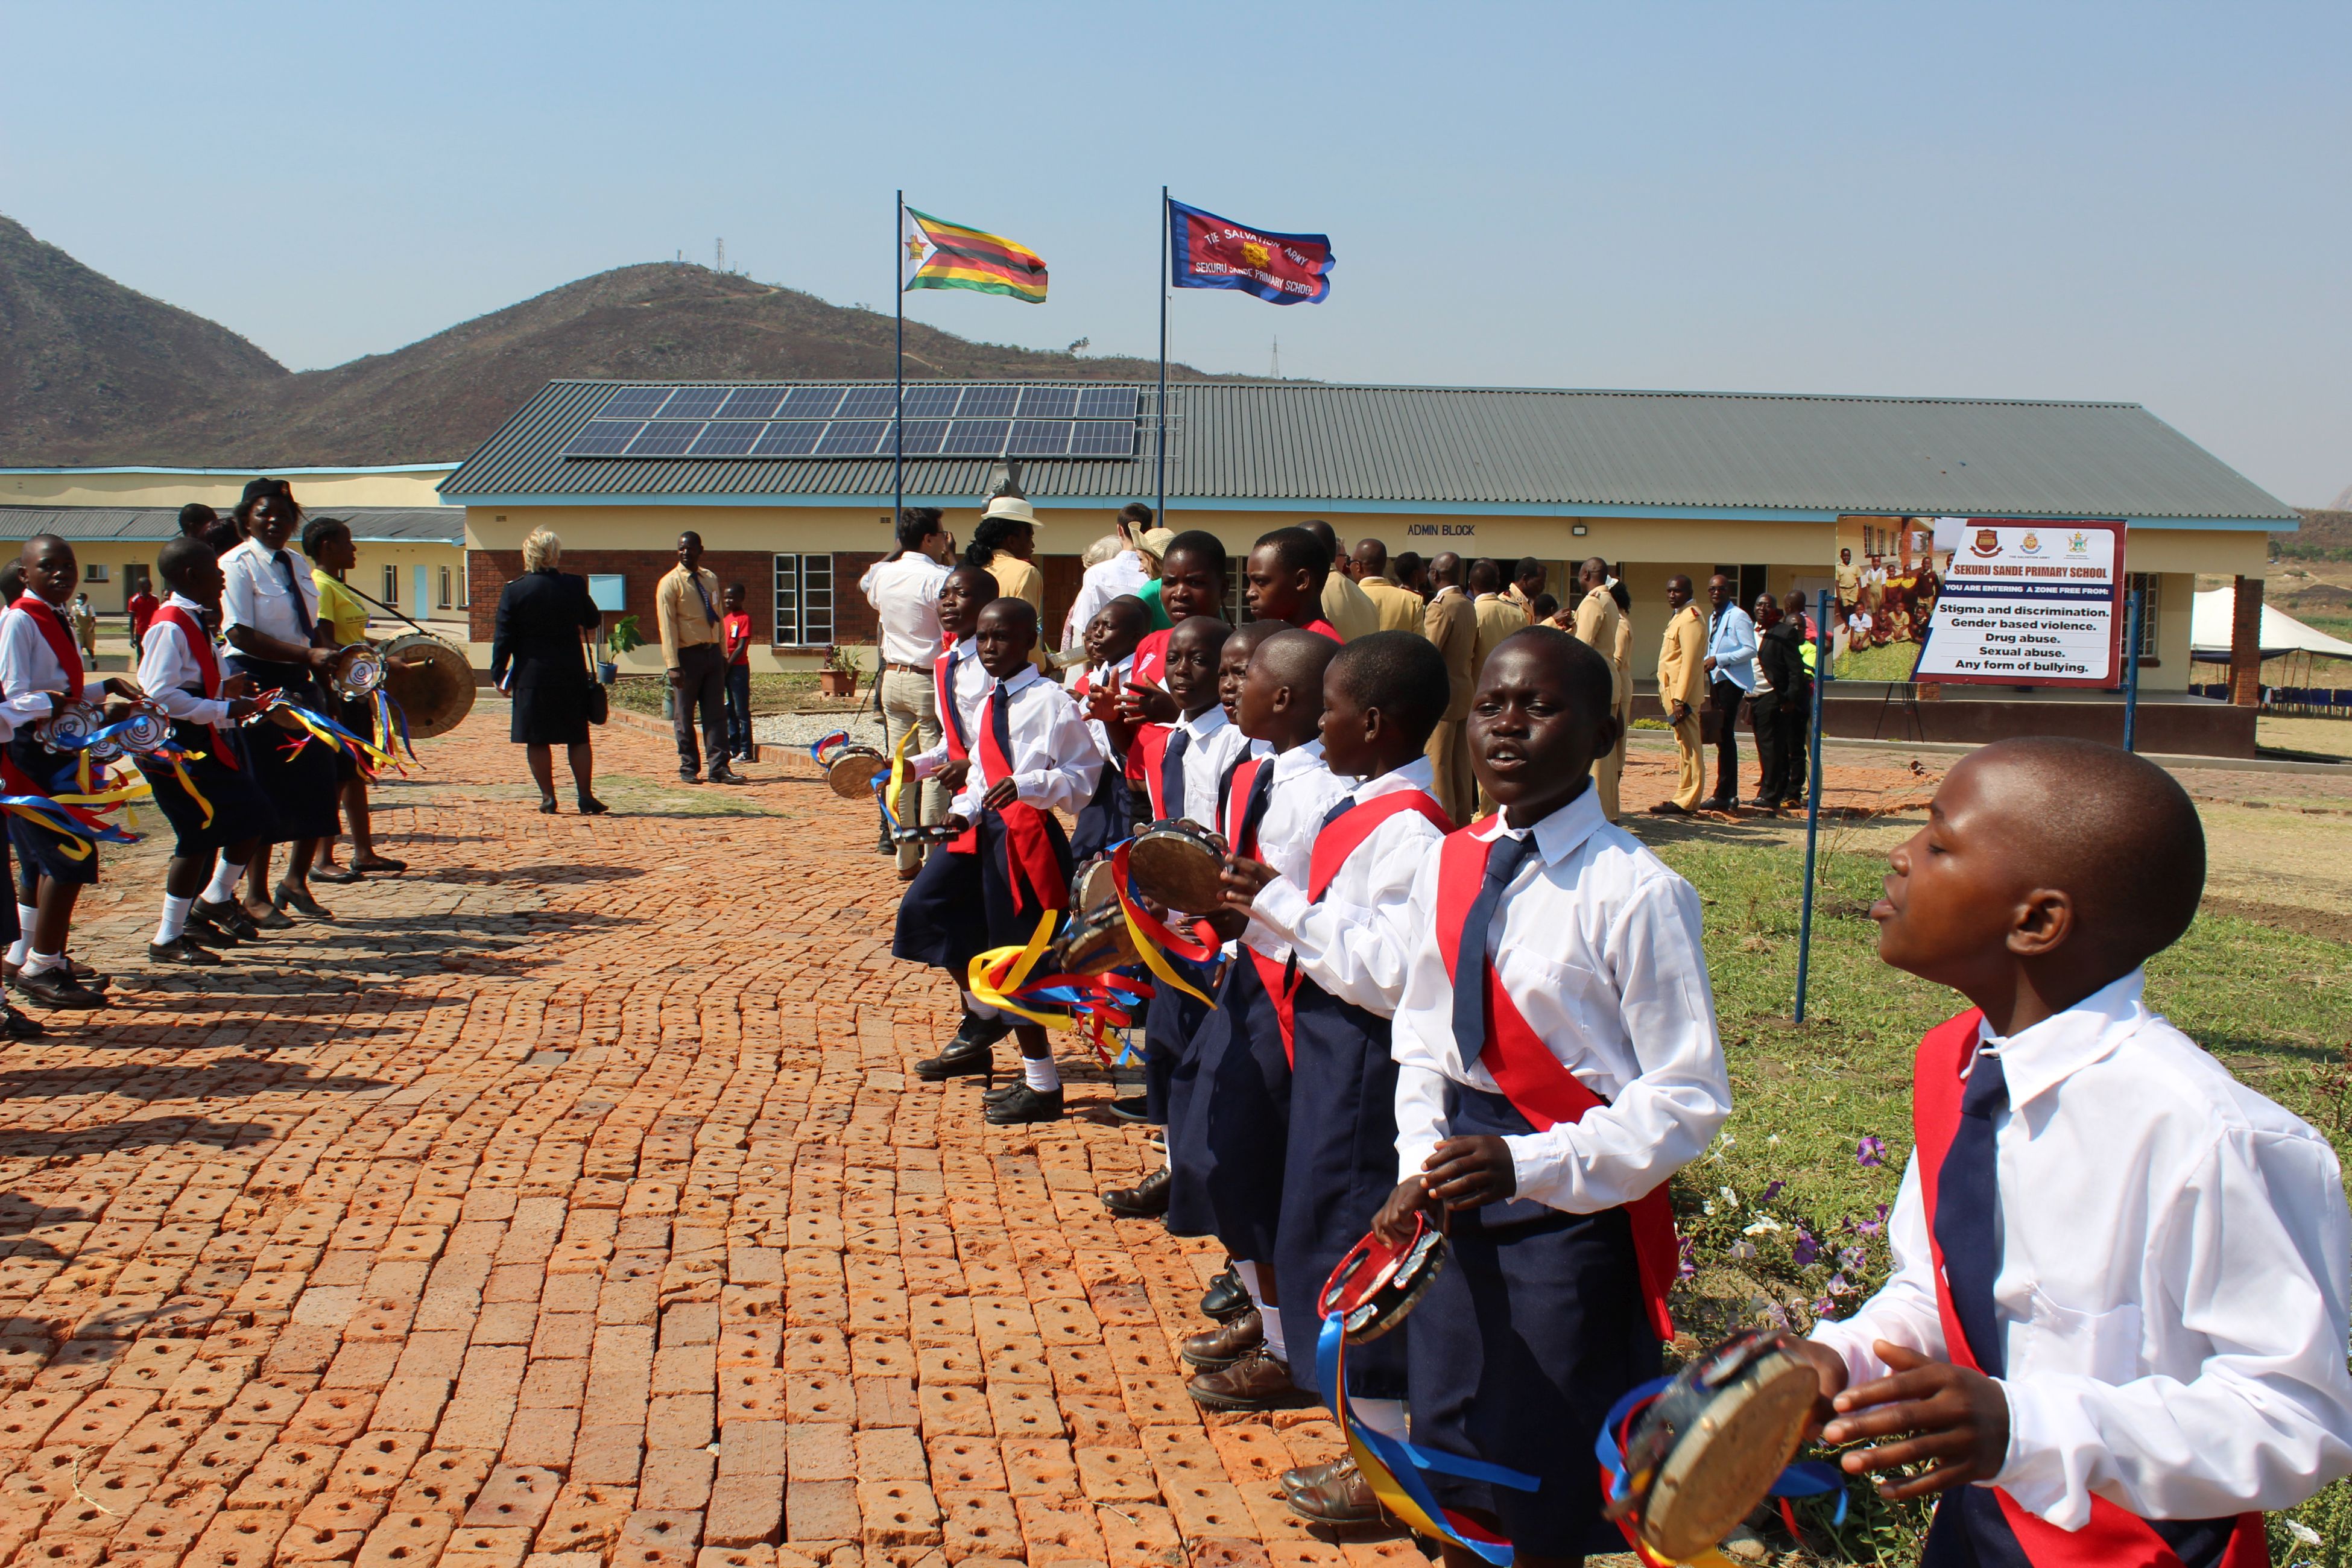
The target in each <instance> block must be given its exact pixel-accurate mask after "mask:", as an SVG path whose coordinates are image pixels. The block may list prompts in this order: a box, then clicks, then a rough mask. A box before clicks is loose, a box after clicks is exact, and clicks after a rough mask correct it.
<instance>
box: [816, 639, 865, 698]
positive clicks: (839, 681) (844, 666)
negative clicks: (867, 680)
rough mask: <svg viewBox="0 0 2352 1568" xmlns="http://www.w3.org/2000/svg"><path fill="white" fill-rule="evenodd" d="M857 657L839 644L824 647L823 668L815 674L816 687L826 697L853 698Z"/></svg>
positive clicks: (855, 688) (855, 691)
mask: <svg viewBox="0 0 2352 1568" xmlns="http://www.w3.org/2000/svg"><path fill="white" fill-rule="evenodd" d="M857 673H858V666H857V657H856V655H855V654H854V653H852V652H851V651H850V650H849V648H847V647H844V646H843V645H842V644H840V643H827V644H825V646H824V668H823V669H821V670H819V671H818V672H817V677H816V686H817V689H818V690H819V691H822V692H824V694H825V695H826V696H827V697H854V696H856V693H857Z"/></svg>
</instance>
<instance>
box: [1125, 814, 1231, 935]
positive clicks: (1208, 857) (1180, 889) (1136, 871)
mask: <svg viewBox="0 0 2352 1568" xmlns="http://www.w3.org/2000/svg"><path fill="white" fill-rule="evenodd" d="M1127 868H1128V871H1129V874H1130V875H1131V876H1133V877H1134V879H1135V885H1136V887H1137V889H1139V890H1140V891H1141V892H1142V894H1143V896H1144V897H1145V898H1147V899H1150V900H1151V901H1152V902H1153V903H1155V904H1158V905H1160V907H1161V908H1162V909H1170V910H1181V911H1182V912H1183V913H1185V914H1188V915H1205V914H1208V913H1211V912H1212V911H1213V910H1216V909H1217V908H1218V907H1219V906H1220V905H1222V904H1223V901H1224V896H1225V889H1224V883H1223V880H1222V876H1223V871H1224V868H1225V857H1224V854H1223V851H1221V850H1220V849H1219V848H1218V847H1217V846H1216V842H1215V841H1214V840H1213V839H1212V838H1211V837H1209V835H1208V833H1207V832H1206V831H1205V830H1204V829H1202V827H1201V826H1199V825H1198V824H1195V823H1191V822H1155V823H1153V824H1152V825H1151V826H1149V827H1147V828H1145V829H1144V830H1143V831H1142V832H1140V833H1139V834H1137V835H1136V836H1135V842H1134V843H1132V844H1130V845H1129V847H1128V851H1127Z"/></svg>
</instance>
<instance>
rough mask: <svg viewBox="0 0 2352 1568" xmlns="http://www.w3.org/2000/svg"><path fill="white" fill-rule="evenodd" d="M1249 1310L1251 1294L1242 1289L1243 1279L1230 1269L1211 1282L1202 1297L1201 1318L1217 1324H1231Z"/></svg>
mask: <svg viewBox="0 0 2352 1568" xmlns="http://www.w3.org/2000/svg"><path fill="white" fill-rule="evenodd" d="M1248 1310H1250V1297H1249V1292H1248V1291H1247V1290H1245V1289H1243V1288H1242V1277H1241V1276H1240V1275H1238V1274H1236V1273H1234V1271H1233V1270H1232V1269H1230V1268H1228V1269H1226V1270H1225V1271H1224V1272H1223V1274H1220V1275H1218V1276H1217V1277H1216V1278H1215V1279H1212V1280H1210V1281H1209V1288H1208V1289H1207V1290H1205V1291H1203V1292H1202V1296H1201V1316H1202V1317H1204V1318H1207V1319H1210V1320H1211V1321H1215V1322H1220V1323H1227V1322H1231V1321H1233V1320H1234V1319H1235V1318H1238V1317H1240V1316H1241V1315H1242V1314H1243V1313H1244V1312H1246V1311H1248Z"/></svg>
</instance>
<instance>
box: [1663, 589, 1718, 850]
mask: <svg viewBox="0 0 2352 1568" xmlns="http://www.w3.org/2000/svg"><path fill="white" fill-rule="evenodd" d="M1677 702H1680V703H1682V704H1683V705H1684V706H1685V709H1686V710H1687V711H1686V712H1685V715H1684V718H1683V721H1682V722H1681V723H1679V724H1676V725H1675V748H1676V749H1677V750H1679V751H1680V752H1682V777H1681V779H1680V781H1679V782H1677V783H1676V784H1675V805H1679V806H1681V807H1682V808H1683V809H1684V810H1685V811H1690V810H1693V809H1695V808H1696V806H1697V805H1698V803H1699V797H1700V796H1701V795H1704V794H1705V793H1706V763H1705V762H1704V760H1703V758H1702V757H1701V755H1700V750H1699V733H1700V731H1699V722H1698V716H1699V710H1701V709H1703V708H1705V707H1706V616H1702V615H1700V614H1699V613H1698V606H1697V605H1696V604H1691V605H1684V606H1683V607H1682V608H1681V609H1679V610H1677V611H1675V616H1674V618H1673V619H1672V620H1670V621H1668V622H1667V623H1666V636H1665V640H1664V642H1663V643H1661V644H1659V646H1658V703H1659V706H1661V707H1663V708H1664V710H1666V714H1667V717H1668V718H1669V719H1670V720H1671V719H1672V717H1673V715H1674V711H1675V703H1677Z"/></svg>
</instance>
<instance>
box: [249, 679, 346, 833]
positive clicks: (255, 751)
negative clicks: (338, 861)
mask: <svg viewBox="0 0 2352 1568" xmlns="http://www.w3.org/2000/svg"><path fill="white" fill-rule="evenodd" d="M226 663H227V665H228V668H229V672H230V673H231V674H236V675H249V676H251V677H253V684H254V687H255V689H257V691H268V690H272V689H276V690H278V691H282V692H284V693H285V694H286V696H287V698H288V699H289V700H291V701H294V702H299V703H300V704H301V705H302V706H303V707H305V708H308V709H310V710H311V711H312V712H314V713H316V712H326V711H327V709H326V706H325V703H324V700H323V699H322V698H321V697H320V692H319V686H318V682H316V681H315V680H313V679H311V677H310V671H309V670H308V669H306V668H303V667H302V666H300V665H294V664H273V663H271V662H269V661H268V660H267V659H254V658H246V657H244V656H243V655H241V654H236V655H231V656H230V657H229V658H228V659H227V661H226ZM296 741H303V742H308V743H307V744H304V745H301V746H296V745H295V744H294V743H293V742H296ZM229 744H230V746H231V747H233V748H234V749H235V752H236V765H237V767H238V768H239V769H240V770H241V771H242V772H243V773H245V775H246V777H247V778H249V779H251V780H252V781H253V782H254V783H255V784H257V785H259V786H260V790H261V794H262V795H263V796H264V797H265V798H266V799H268V802H269V809H270V816H271V817H272V822H271V825H270V827H269V833H268V837H269V842H271V843H272V844H290V843H292V842H293V841H294V840H296V839H298V838H332V837H334V836H335V835H336V834H337V833H338V832H340V831H341V827H342V821H341V817H339V816H337V815H336V811H335V797H336V791H337V789H338V787H339V785H340V784H341V778H340V776H339V775H338V773H337V771H336V767H335V759H336V757H337V756H338V755H340V754H341V753H339V752H334V751H331V750H330V749H329V748H328V747H327V745H326V744H325V743H324V742H320V741H316V740H311V739H310V735H309V733H308V731H292V730H282V729H280V728H278V726H277V725H276V724H273V723H270V722H268V721H263V722H261V723H258V724H240V725H238V726H237V727H236V730H235V731H232V732H230V733H229Z"/></svg>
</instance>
